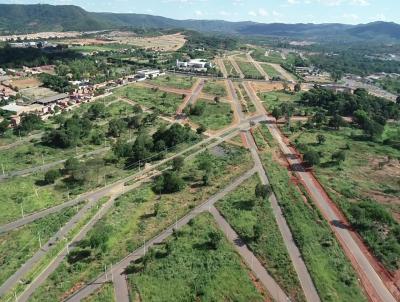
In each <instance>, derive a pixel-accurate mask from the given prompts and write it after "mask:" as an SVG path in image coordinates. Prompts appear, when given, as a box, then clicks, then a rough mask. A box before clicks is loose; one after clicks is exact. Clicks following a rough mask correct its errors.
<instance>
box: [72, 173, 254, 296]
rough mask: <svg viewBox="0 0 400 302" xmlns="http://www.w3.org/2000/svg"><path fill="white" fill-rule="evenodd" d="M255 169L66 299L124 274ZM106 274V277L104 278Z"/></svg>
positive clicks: (248, 176) (80, 294) (250, 174)
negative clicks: (153, 247) (146, 253)
mask: <svg viewBox="0 0 400 302" xmlns="http://www.w3.org/2000/svg"><path fill="white" fill-rule="evenodd" d="M254 173H255V169H254V168H253V169H251V170H250V171H248V172H246V173H245V174H243V175H242V176H240V177H239V178H237V179H236V180H234V181H233V182H232V183H231V184H230V185H228V186H227V187H226V188H224V189H222V190H221V191H220V192H219V193H217V194H216V195H214V196H212V197H211V198H210V199H208V200H207V201H206V202H204V203H203V204H201V205H200V206H198V207H196V208H195V209H193V210H192V211H191V212H189V213H188V214H187V215H185V216H184V217H183V218H181V219H180V220H178V221H177V222H176V223H174V224H173V225H171V226H169V227H168V228H167V229H166V230H164V231H163V232H161V233H160V234H158V235H157V236H155V237H154V238H152V239H151V240H149V241H148V242H146V244H145V245H144V246H141V247H139V248H138V249H137V250H136V251H134V252H133V253H131V254H130V255H128V256H127V257H126V258H124V259H123V260H122V261H120V262H119V263H117V264H115V265H114V266H112V268H111V269H109V270H108V271H107V274H105V273H103V274H101V275H100V276H99V277H98V278H96V280H94V281H92V282H91V283H89V284H87V285H86V286H85V287H83V288H81V289H80V290H79V291H77V292H76V293H75V294H73V295H72V296H70V297H69V298H68V299H66V301H69V302H77V301H81V300H82V299H84V298H85V297H87V296H89V295H90V294H92V293H93V292H95V291H96V290H97V289H98V288H100V287H101V286H102V285H103V284H104V283H105V282H107V279H109V276H111V275H113V276H116V275H118V274H120V275H121V274H124V271H125V269H126V267H128V266H129V264H130V263H131V262H132V261H135V260H137V259H140V258H141V257H143V255H144V253H145V251H147V250H148V249H149V248H150V247H152V246H154V245H155V244H159V243H161V242H163V241H164V240H165V239H167V238H168V237H169V236H170V235H171V234H172V233H173V230H174V229H181V228H182V227H183V226H185V225H186V224H187V223H188V222H189V221H190V220H192V219H193V218H195V217H196V216H198V215H199V214H200V213H203V212H205V211H208V210H209V209H211V207H212V206H213V205H214V204H215V203H216V202H217V201H218V200H220V199H221V198H223V197H224V196H226V195H227V194H229V193H230V192H232V191H233V190H235V189H236V188H237V187H238V186H240V185H241V184H242V183H243V182H244V181H246V180H247V179H249V178H250V177H251V176H252V175H254ZM106 275H107V279H106Z"/></svg>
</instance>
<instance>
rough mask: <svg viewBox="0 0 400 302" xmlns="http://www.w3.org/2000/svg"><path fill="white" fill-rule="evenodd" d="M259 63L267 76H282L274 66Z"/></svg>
mask: <svg viewBox="0 0 400 302" xmlns="http://www.w3.org/2000/svg"><path fill="white" fill-rule="evenodd" d="M260 65H261V67H262V69H264V71H265V72H266V73H267V75H268V76H269V77H271V78H274V77H282V75H281V74H280V73H279V72H278V71H276V69H275V68H274V67H272V66H271V65H268V64H260Z"/></svg>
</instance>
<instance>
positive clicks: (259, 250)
mask: <svg viewBox="0 0 400 302" xmlns="http://www.w3.org/2000/svg"><path fill="white" fill-rule="evenodd" d="M259 183H260V181H259V179H258V176H253V177H252V178H251V179H249V180H248V181H246V182H245V183H243V184H242V185H241V186H240V187H239V188H238V189H236V190H235V191H234V192H233V193H231V194H229V195H228V196H227V197H225V198H224V199H223V200H221V201H219V202H218V203H217V207H218V209H220V211H221V212H222V214H223V215H224V216H225V217H226V218H227V219H228V221H229V223H230V224H231V225H232V227H233V228H234V229H235V230H236V231H237V232H238V234H239V235H240V236H241V238H242V239H244V240H245V241H246V243H247V245H249V246H250V248H251V249H252V250H253V251H254V252H255V254H256V255H257V257H258V258H260V260H261V262H262V263H263V264H264V266H265V267H266V269H267V270H268V271H269V272H270V273H271V275H272V276H273V277H274V279H275V280H276V281H277V282H278V283H279V284H280V285H281V286H282V288H283V289H284V290H285V291H286V293H287V294H288V295H289V297H290V298H291V299H292V301H305V297H304V295H303V291H302V288H301V286H300V282H299V280H298V277H297V274H296V271H295V270H294V267H293V266H292V262H291V260H290V257H289V254H288V252H287V250H286V247H285V245H284V242H283V239H282V236H281V234H280V232H279V229H278V225H277V224H276V221H275V216H274V214H273V212H272V209H271V205H270V203H269V201H268V200H267V199H263V198H261V197H257V196H256V195H255V188H256V185H257V184H259Z"/></svg>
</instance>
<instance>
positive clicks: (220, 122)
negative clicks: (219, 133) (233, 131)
mask: <svg viewBox="0 0 400 302" xmlns="http://www.w3.org/2000/svg"><path fill="white" fill-rule="evenodd" d="M196 106H201V107H203V108H204V109H203V112H202V114H201V115H190V120H192V121H193V122H194V123H195V124H197V125H204V126H205V127H206V128H207V129H211V130H219V129H223V128H225V127H227V126H229V125H230V124H231V123H232V120H233V113H232V108H231V105H230V104H228V103H222V102H219V103H214V102H210V101H207V100H198V101H197V103H196Z"/></svg>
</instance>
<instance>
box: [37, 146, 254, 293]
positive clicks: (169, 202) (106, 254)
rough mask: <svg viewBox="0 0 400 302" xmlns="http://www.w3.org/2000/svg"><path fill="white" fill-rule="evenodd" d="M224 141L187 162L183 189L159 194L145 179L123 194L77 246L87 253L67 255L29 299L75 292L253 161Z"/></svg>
mask: <svg viewBox="0 0 400 302" xmlns="http://www.w3.org/2000/svg"><path fill="white" fill-rule="evenodd" d="M222 146H223V147H222V148H223V150H224V151H223V153H220V154H219V155H213V154H212V153H202V154H199V155H197V156H196V158H195V159H193V160H191V161H187V162H186V163H185V167H184V168H183V170H182V171H181V172H180V173H181V176H182V178H183V179H184V181H185V187H184V189H183V190H182V191H180V192H177V193H172V194H161V195H159V194H158V193H157V194H156V193H154V192H153V190H152V187H153V184H145V185H143V186H142V187H140V188H139V189H136V190H134V191H132V192H129V193H126V194H124V195H123V196H121V197H120V198H119V199H118V200H117V201H116V204H115V206H114V208H113V209H112V210H111V211H110V212H108V213H107V215H106V216H105V217H104V218H102V219H101V220H100V221H99V222H98V223H96V225H95V226H94V228H93V229H92V230H91V231H90V232H89V234H88V235H87V237H86V238H85V239H84V240H83V241H82V242H81V243H80V244H79V250H82V249H84V250H87V251H89V254H88V255H87V257H84V258H81V259H78V260H73V259H74V258H69V259H66V260H64V261H63V262H62V263H61V265H60V266H59V267H58V268H57V270H56V271H55V272H54V273H53V274H51V275H50V277H49V278H48V279H47V280H46V282H45V283H44V284H43V285H42V286H41V287H40V288H39V289H38V290H37V291H36V293H35V294H34V296H33V297H32V298H31V301H58V300H60V299H62V298H63V297H65V296H67V295H69V294H71V293H72V292H73V291H74V290H77V289H78V288H79V287H80V286H82V285H83V284H84V283H85V282H88V281H89V280H92V279H93V278H94V277H96V276H97V275H99V274H100V273H101V272H103V271H104V264H111V263H115V262H116V261H118V260H120V259H122V258H123V257H125V256H126V255H127V254H128V253H130V252H132V251H134V250H135V249H136V248H138V247H139V246H141V245H142V244H143V239H146V240H148V239H149V238H152V237H153V236H155V235H156V234H158V233H159V232H160V231H162V230H163V229H165V228H166V227H167V226H169V225H171V224H173V223H174V222H175V220H176V219H179V217H181V216H183V215H185V214H186V213H187V212H189V211H190V209H192V208H193V207H194V206H195V205H198V204H200V203H201V202H202V201H205V200H206V199H208V198H209V197H210V196H211V195H213V194H215V193H216V192H218V191H219V190H220V189H221V188H223V187H224V186H226V185H227V184H228V183H230V182H231V181H232V180H233V179H235V178H236V177H238V176H239V175H241V174H242V173H244V172H245V171H247V170H248V169H250V167H251V165H252V162H251V159H250V156H249V154H248V153H247V152H246V150H245V149H243V148H238V147H231V146H229V147H228V146H227V145H226V144H224V145H222ZM220 148H221V147H220ZM221 154H223V155H221ZM204 161H207V162H211V163H213V165H212V173H211V174H210V178H209V184H210V185H204V182H203V179H204V174H205V172H204V171H203V170H200V167H202V166H203V162H204ZM99 239H100V240H99ZM93 240H94V241H93ZM95 241H97V242H98V243H97V244H90V242H95Z"/></svg>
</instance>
